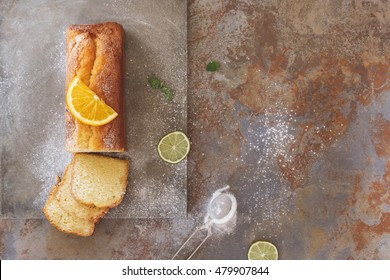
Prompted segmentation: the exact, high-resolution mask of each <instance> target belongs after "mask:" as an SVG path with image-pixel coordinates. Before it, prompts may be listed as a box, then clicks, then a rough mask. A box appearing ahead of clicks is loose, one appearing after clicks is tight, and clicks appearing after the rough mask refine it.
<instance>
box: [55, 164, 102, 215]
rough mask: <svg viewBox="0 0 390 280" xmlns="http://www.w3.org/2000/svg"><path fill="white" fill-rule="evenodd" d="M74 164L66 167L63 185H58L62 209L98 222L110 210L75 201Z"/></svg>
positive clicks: (58, 197)
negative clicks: (72, 190) (73, 192)
mask: <svg viewBox="0 0 390 280" xmlns="http://www.w3.org/2000/svg"><path fill="white" fill-rule="evenodd" d="M72 171H73V163H71V164H69V165H68V166H67V167H66V170H65V172H64V176H63V177H62V181H61V183H60V184H59V185H58V191H57V196H56V197H57V200H58V202H59V204H60V206H61V208H62V209H64V210H65V211H67V212H69V213H71V214H73V215H75V216H77V217H79V218H82V219H86V220H89V221H91V222H97V221H98V220H99V219H100V218H101V217H103V216H104V215H105V214H106V213H107V212H108V210H109V208H108V207H104V208H98V207H95V206H88V205H85V204H82V203H80V202H78V201H77V200H75V199H74V197H73V196H72V192H71V179H72Z"/></svg>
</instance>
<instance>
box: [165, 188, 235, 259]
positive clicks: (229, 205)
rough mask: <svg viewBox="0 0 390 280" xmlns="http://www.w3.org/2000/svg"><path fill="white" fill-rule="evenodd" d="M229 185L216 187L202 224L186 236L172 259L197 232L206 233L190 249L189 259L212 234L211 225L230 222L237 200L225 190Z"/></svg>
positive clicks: (216, 225)
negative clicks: (196, 244) (193, 247)
mask: <svg viewBox="0 0 390 280" xmlns="http://www.w3.org/2000/svg"><path fill="white" fill-rule="evenodd" d="M228 189H229V186H226V187H224V188H221V189H218V190H217V191H216V192H215V193H214V194H213V195H212V197H211V199H210V202H209V204H208V207H207V214H206V216H205V218H204V221H203V224H202V225H201V226H198V227H197V228H196V229H195V230H194V231H193V233H192V234H191V235H190V236H189V237H188V238H187V240H186V241H185V242H184V243H183V245H181V247H180V248H179V249H178V250H177V252H176V253H175V255H174V256H173V257H172V260H173V259H175V258H176V257H177V255H178V254H179V253H180V251H181V250H183V248H184V247H185V246H186V245H187V244H188V242H189V241H190V240H191V239H192V238H193V237H194V236H195V235H196V234H197V233H202V232H205V233H206V237H205V238H204V239H203V240H202V241H201V242H200V244H199V245H198V246H197V247H196V248H195V249H194V251H192V253H191V254H190V256H189V257H188V258H187V260H189V259H191V258H192V257H193V256H194V255H195V253H196V252H197V251H198V250H199V249H200V248H201V247H202V245H203V244H204V243H205V242H206V241H207V239H209V238H210V236H211V235H212V234H213V231H212V228H213V226H215V227H218V226H222V225H225V224H227V223H228V222H230V221H231V220H232V219H233V218H234V217H235V215H236V212H237V200H236V198H235V196H234V195H233V194H231V193H229V192H226V191H227V190H228Z"/></svg>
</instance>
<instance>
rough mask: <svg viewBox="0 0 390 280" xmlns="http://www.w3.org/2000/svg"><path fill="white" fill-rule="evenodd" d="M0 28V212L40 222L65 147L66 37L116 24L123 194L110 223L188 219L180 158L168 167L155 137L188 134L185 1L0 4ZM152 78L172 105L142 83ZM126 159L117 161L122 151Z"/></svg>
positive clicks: (66, 159)
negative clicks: (124, 148) (121, 74)
mask: <svg viewBox="0 0 390 280" xmlns="http://www.w3.org/2000/svg"><path fill="white" fill-rule="evenodd" d="M0 10H1V19H2V21H1V24H0V44H1V52H0V60H1V63H0V65H1V66H0V67H1V80H0V85H1V106H0V110H1V121H0V123H1V128H2V130H1V135H2V136H1V137H2V139H1V153H2V154H1V172H2V173H1V186H0V189H1V192H2V196H1V199H0V201H1V216H2V217H11V218H39V217H42V216H43V215H42V208H43V205H44V202H45V201H46V198H47V196H48V193H49V190H50V188H51V187H52V186H53V185H54V184H55V176H56V175H61V174H62V172H63V171H64V169H65V166H66V165H67V164H68V163H69V162H70V160H71V154H70V153H68V152H66V151H65V143H64V141H65V140H64V137H65V119H64V114H65V104H64V101H65V88H64V87H65V66H66V59H65V31H66V28H67V26H68V25H71V24H76V23H80V24H83V23H99V22H104V21H116V22H118V23H120V24H122V25H123V27H124V29H125V34H126V37H125V40H126V41H125V56H126V58H125V98H126V111H127V112H126V113H127V115H126V125H127V144H128V152H127V153H126V154H125V155H126V156H127V157H128V158H130V160H131V168H130V175H129V184H128V192H127V195H126V197H125V199H124V201H123V203H122V204H121V205H120V206H119V207H117V208H115V209H113V210H112V211H110V213H109V214H108V215H107V217H111V218H158V217H162V218H169V217H175V216H177V215H184V216H185V215H186V210H187V204H186V202H187V161H186V160H185V161H183V162H181V163H180V164H179V165H176V166H172V165H169V164H165V163H164V162H162V161H161V160H160V159H159V157H158V154H157V151H156V145H157V143H158V141H159V139H160V138H161V137H162V136H164V135H165V134H166V133H168V132H170V131H173V130H183V131H186V129H187V13H186V12H187V5H186V3H185V2H183V1H175V0H169V1H157V0H156V1H141V0H137V1H130V2H129V1H86V0H84V1H3V2H2V3H1V9H0ZM152 75H156V76H158V77H160V78H161V79H163V80H164V81H165V82H166V83H167V84H168V85H169V86H170V87H172V88H173V89H174V92H175V94H176V96H175V98H174V101H173V102H168V101H166V100H165V99H164V97H163V95H162V94H161V93H160V92H158V91H155V90H152V89H150V88H149V87H148V86H147V78H148V77H149V76H152ZM120 156H123V155H120Z"/></svg>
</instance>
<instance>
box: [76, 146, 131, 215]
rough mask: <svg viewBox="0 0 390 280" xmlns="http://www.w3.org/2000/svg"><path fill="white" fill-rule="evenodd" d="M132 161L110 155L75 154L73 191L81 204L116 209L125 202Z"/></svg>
mask: <svg viewBox="0 0 390 280" xmlns="http://www.w3.org/2000/svg"><path fill="white" fill-rule="evenodd" d="M128 170H129V161H128V160H126V159H118V158H112V157H107V156H101V155H95V154H84V153H78V154H75V155H74V159H73V172H72V180H71V192H72V195H73V197H74V198H75V199H76V200H77V201H78V202H80V203H82V204H86V205H89V206H96V207H100V208H104V207H109V208H113V207H115V206H117V205H118V204H119V203H121V201H122V199H123V197H124V195H125V192H126V186H127V175H128Z"/></svg>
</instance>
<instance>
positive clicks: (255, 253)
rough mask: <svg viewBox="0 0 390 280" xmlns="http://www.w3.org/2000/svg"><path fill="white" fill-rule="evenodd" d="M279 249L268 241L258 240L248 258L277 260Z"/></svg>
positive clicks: (250, 249)
mask: <svg viewBox="0 0 390 280" xmlns="http://www.w3.org/2000/svg"><path fill="white" fill-rule="evenodd" d="M277 259H278V249H276V247H275V245H274V244H272V243H269V242H267V241H257V242H255V243H253V244H252V245H251V247H250V248H249V251H248V260H277Z"/></svg>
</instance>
